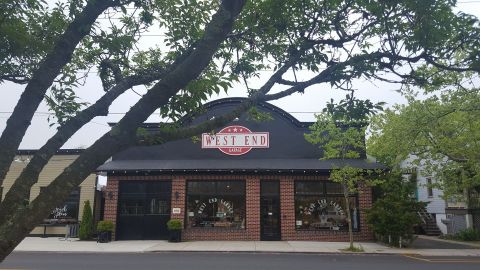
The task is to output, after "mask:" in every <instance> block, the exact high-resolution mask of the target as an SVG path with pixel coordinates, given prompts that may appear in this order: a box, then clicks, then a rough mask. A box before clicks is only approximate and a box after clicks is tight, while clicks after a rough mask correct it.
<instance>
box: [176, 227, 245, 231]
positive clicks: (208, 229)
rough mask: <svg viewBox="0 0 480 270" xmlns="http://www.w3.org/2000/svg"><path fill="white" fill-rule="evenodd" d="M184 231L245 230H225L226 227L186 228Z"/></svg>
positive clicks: (239, 229)
mask: <svg viewBox="0 0 480 270" xmlns="http://www.w3.org/2000/svg"><path fill="white" fill-rule="evenodd" d="M185 230H186V231H234V232H239V231H240V232H241V231H246V228H226V227H191V228H186V229H185Z"/></svg>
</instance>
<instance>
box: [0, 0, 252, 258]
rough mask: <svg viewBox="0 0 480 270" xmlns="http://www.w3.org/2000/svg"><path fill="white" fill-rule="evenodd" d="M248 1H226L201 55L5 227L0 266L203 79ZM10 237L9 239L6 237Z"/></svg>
mask: <svg viewBox="0 0 480 270" xmlns="http://www.w3.org/2000/svg"><path fill="white" fill-rule="evenodd" d="M244 4H245V1H244V0H237V1H232V0H224V1H223V2H222V4H221V7H220V9H219V10H218V11H217V12H216V14H214V15H213V17H212V20H211V21H210V23H208V25H207V27H206V30H205V33H204V35H203V37H202V39H201V40H200V41H199V42H198V43H197V46H196V48H195V50H193V51H192V53H191V54H190V55H189V56H188V57H186V58H185V60H183V61H182V62H181V63H179V65H178V66H177V67H176V68H175V69H173V70H172V71H171V72H168V73H167V74H165V76H164V77H163V79H162V80H160V81H159V82H158V83H157V84H155V86H154V87H152V89H150V91H148V92H147V94H145V95H144V96H143V97H142V98H141V99H140V100H139V101H138V102H137V104H135V105H134V106H133V107H132V108H131V109H130V111H129V112H128V113H127V114H126V115H125V116H124V117H123V118H122V119H121V120H120V122H119V123H118V124H117V125H116V126H115V127H113V128H112V130H111V131H110V132H109V133H107V134H105V135H103V136H102V137H101V138H100V139H98V140H97V141H96V142H95V143H94V144H93V145H92V146H90V147H89V148H88V149H86V150H85V151H84V152H83V153H82V154H81V155H80V156H79V157H78V158H77V159H76V160H75V161H74V162H73V163H72V164H71V165H70V166H68V167H67V168H65V170H64V171H63V172H62V173H61V174H60V175H59V176H58V177H56V178H55V179H54V180H53V181H52V182H51V184H50V185H49V186H48V187H46V188H45V189H44V190H43V191H42V192H41V193H40V194H39V195H38V197H37V198H36V199H34V200H33V201H32V202H31V203H30V205H29V206H28V208H24V209H17V211H16V212H15V213H14V214H13V215H11V216H9V217H8V220H7V221H5V222H4V223H2V224H0V235H2V236H5V237H2V238H1V239H0V256H2V257H0V261H1V260H3V259H4V257H5V256H6V254H9V253H10V252H11V251H12V250H13V248H14V247H15V246H16V245H18V243H20V241H21V239H23V237H25V235H27V234H28V233H29V232H30V231H31V230H32V229H33V227H34V226H35V224H38V223H40V222H41V221H42V220H43V218H44V217H45V216H46V215H47V214H48V212H49V210H50V209H51V208H53V207H55V206H56V205H57V204H59V203H61V202H62V201H64V200H65V199H66V198H67V197H68V194H69V193H70V191H71V190H72V189H73V188H74V187H76V186H78V185H79V184H80V183H81V182H82V181H83V179H85V178H86V177H87V176H88V175H89V174H90V172H91V171H94V170H95V169H96V168H97V167H98V166H100V165H101V164H102V163H103V162H104V161H105V160H107V159H108V158H109V157H110V156H112V155H113V154H114V153H116V152H118V151H120V150H123V149H126V148H127V147H129V146H130V145H132V144H134V143H135V141H136V140H135V139H136V136H135V135H136V134H135V131H136V129H137V127H138V126H139V125H140V124H141V123H142V122H143V121H145V120H146V119H147V118H148V116H150V115H151V114H152V113H153V112H154V111H155V109H156V108H158V107H159V106H164V105H166V104H167V103H168V101H169V100H170V98H171V97H172V96H174V95H175V94H176V93H177V92H178V91H180V90H181V89H182V88H183V87H185V86H186V85H187V84H188V83H189V82H190V81H192V80H194V79H195V78H196V77H197V76H199V75H200V74H201V72H202V71H203V69H204V68H205V67H206V66H207V65H208V64H209V62H210V60H211V59H212V57H213V54H214V53H215V52H216V50H217V48H218V47H219V46H220V44H221V42H223V41H224V40H225V38H226V35H227V34H228V33H229V32H230V31H231V28H232V26H233V22H234V20H235V18H236V16H237V15H238V14H239V13H240V11H241V9H242V8H243V5H244ZM6 232H8V233H6Z"/></svg>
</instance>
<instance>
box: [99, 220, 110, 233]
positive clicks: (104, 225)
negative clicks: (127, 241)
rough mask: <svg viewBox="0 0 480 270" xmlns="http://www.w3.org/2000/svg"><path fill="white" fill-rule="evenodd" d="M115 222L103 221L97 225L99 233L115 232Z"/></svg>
mask: <svg viewBox="0 0 480 270" xmlns="http://www.w3.org/2000/svg"><path fill="white" fill-rule="evenodd" d="M113 228H114V226H113V222H111V221H110V220H101V221H99V222H98V224H97V232H113Z"/></svg>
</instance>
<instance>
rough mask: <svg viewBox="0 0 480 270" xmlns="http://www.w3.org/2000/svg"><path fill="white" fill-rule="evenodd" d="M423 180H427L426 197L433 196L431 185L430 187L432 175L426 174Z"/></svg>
mask: <svg viewBox="0 0 480 270" xmlns="http://www.w3.org/2000/svg"><path fill="white" fill-rule="evenodd" d="M425 182H427V197H428V198H433V187H432V183H433V180H432V177H431V176H428V177H426V178H425Z"/></svg>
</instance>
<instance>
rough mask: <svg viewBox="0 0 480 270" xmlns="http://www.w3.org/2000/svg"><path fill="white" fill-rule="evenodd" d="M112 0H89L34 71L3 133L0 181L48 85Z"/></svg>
mask: <svg viewBox="0 0 480 270" xmlns="http://www.w3.org/2000/svg"><path fill="white" fill-rule="evenodd" d="M113 3H114V1H109V0H96V1H88V3H87V5H86V6H85V8H84V9H83V11H82V12H81V13H80V14H78V16H76V17H75V19H74V20H73V21H72V22H71V23H70V24H69V25H68V27H67V29H66V30H65V32H64V33H63V35H62V36H61V37H60V38H59V39H58V41H57V42H56V43H55V46H54V47H53V50H52V51H51V52H50V53H49V54H48V55H47V56H46V57H45V59H44V61H43V62H42V63H40V66H39V67H38V69H37V70H36V71H35V72H34V73H33V75H32V79H31V80H30V82H29V83H28V84H27V86H26V88H25V90H24V91H23V93H22V95H21V97H20V100H19V101H18V103H17V105H16V106H15V109H14V110H13V113H12V115H11V116H10V118H9V119H8V120H7V126H6V127H5V129H4V130H3V133H2V136H1V137H0V185H1V184H2V182H3V179H5V176H6V175H7V172H8V170H9V168H10V164H11V162H12V160H13V158H14V157H15V152H16V151H17V149H18V146H19V145H20V142H21V141H22V139H23V136H24V135H25V132H26V131H27V128H28V126H30V121H31V120H32V117H33V114H34V113H35V111H36V110H37V108H38V105H39V104H40V102H41V101H42V100H43V97H44V96H45V93H46V91H47V89H48V88H49V87H50V86H51V85H52V83H53V80H54V79H55V78H56V77H57V76H58V74H59V73H60V70H61V69H62V68H63V67H64V66H65V65H66V64H67V63H68V62H69V61H70V59H71V57H72V54H73V51H74V50H75V47H76V46H77V45H78V43H79V42H80V41H81V40H82V39H83V37H85V36H86V35H87V34H88V33H89V32H90V29H91V27H92V25H93V23H94V22H95V20H96V19H97V17H98V16H99V15H100V14H102V12H103V11H105V10H106V9H107V8H108V7H109V6H110V5H112V4H113Z"/></svg>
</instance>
